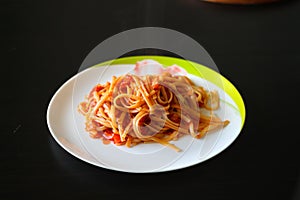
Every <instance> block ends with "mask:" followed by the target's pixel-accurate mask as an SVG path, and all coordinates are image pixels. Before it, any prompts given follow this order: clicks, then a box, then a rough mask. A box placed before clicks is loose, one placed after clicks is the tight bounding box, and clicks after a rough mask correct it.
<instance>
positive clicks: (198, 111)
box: [78, 72, 229, 151]
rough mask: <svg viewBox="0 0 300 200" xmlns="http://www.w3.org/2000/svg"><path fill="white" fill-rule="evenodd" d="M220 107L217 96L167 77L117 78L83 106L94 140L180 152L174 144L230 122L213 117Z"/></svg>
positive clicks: (182, 79) (100, 86) (92, 94)
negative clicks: (189, 136) (162, 147)
mask: <svg viewBox="0 0 300 200" xmlns="http://www.w3.org/2000/svg"><path fill="white" fill-rule="evenodd" d="M218 108H219V95H218V93H217V92H216V91H207V90H205V89H204V88H203V87H201V86H196V85H195V84H193V82H192V81H191V80H190V79H189V78H188V77H186V76H174V75H171V74H170V73H168V72H164V73H163V74H161V75H146V76H137V75H132V74H126V75H122V76H119V77H115V76H114V77H112V81H111V82H107V83H105V84H98V85H96V86H95V87H94V88H93V89H92V90H91V92H90V93H89V95H88V96H87V97H86V100H85V101H84V102H82V103H80V104H79V106H78V110H79V112H80V113H82V114H83V115H84V116H85V118H86V123H85V125H86V131H88V132H89V133H90V136H91V137H92V138H101V139H102V140H103V142H104V143H110V142H111V141H113V143H114V144H116V145H126V146H127V147H132V146H135V145H137V144H140V143H150V142H156V143H160V144H162V145H165V146H168V147H170V148H172V149H174V150H176V151H180V149H179V148H178V147H176V146H175V145H173V144H171V143H170V141H172V140H177V139H178V138H180V137H182V136H184V135H191V136H192V137H195V138H201V137H203V136H204V135H205V134H206V133H207V132H209V131H212V130H216V129H220V128H222V127H225V126H226V125H227V124H228V123H229V121H228V120H225V121H222V120H221V119H220V118H218V117H217V116H216V115H215V114H214V113H213V110H216V109H218Z"/></svg>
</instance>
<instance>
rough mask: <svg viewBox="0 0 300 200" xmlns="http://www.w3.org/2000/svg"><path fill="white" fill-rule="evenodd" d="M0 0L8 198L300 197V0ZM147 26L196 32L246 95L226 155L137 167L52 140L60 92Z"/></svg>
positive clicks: (1, 166)
mask: <svg viewBox="0 0 300 200" xmlns="http://www.w3.org/2000/svg"><path fill="white" fill-rule="evenodd" d="M0 5H1V7H0V15H1V21H2V22H1V43H2V45H1V51H2V53H1V55H3V57H2V62H1V77H2V78H1V113H2V114H1V116H2V117H1V118H2V119H1V133H0V134H1V139H0V145H1V146H0V150H1V151H0V198H1V199H10V198H16V197H21V198H25V197H26V198H27V197H29V198H33V197H36V198H41V199H44V198H49V199H50V198H62V199H64V198H67V199H71V198H74V199H77V198H86V199H96V198H97V199H109V198H120V199H121V198H126V197H127V198H134V197H135V198H142V199H144V198H147V199H153V198H155V199H156V198H160V197H168V198H172V199H174V198H175V199H177V198H178V199H179V198H185V199H190V198H192V197H194V198H197V199H232V200H233V199H237V200H240V199H243V200H244V199H246V200H247V199H251V200H253V199H280V200H281V199H287V200H298V199H300V177H299V137H298V135H299V130H298V124H299V122H298V120H299V116H298V113H299V103H298V102H299V101H298V99H299V84H300V79H299V75H300V70H299V67H300V49H299V44H300V29H299V25H300V21H299V19H300V2H299V1H282V2H280V3H275V4H270V5H258V6H230V5H217V4H211V3H205V2H201V1H199V0H168V1H148V0H145V1H130V0H128V1H124V0H120V1H113V0H110V1H31V0H28V1H22V0H1V1H0ZM143 26H160V27H165V28H170V29H174V30H177V31H180V32H182V33H184V34H186V35H188V36H190V37H192V38H193V39H195V40H196V41H197V42H199V43H200V44H201V45H202V46H203V47H204V48H205V49H206V50H207V51H208V52H209V53H210V55H211V56H212V58H213V59H214V61H215V63H216V64H217V66H218V67H219V69H220V71H221V73H222V74H223V75H224V76H225V77H227V78H228V79H229V80H230V81H231V82H232V83H233V84H234V85H235V86H236V87H237V89H238V90H239V91H240V93H241V94H242V96H243V98H244V101H245V104H246V111H247V112H246V122H245V125H244V128H243V130H242V132H241V134H240V136H239V137H238V139H237V140H236V141H235V142H234V143H233V144H232V145H231V146H230V147H229V148H227V149H226V150H225V151H223V152H222V153H221V154H219V155H217V156H216V157H214V158H212V159H210V160H208V161H205V162H203V163H201V164H198V165H196V166H193V167H189V168H186V169H182V170H177V171H172V172H167V173H158V174H129V173H122V172H115V171H110V170H106V169H102V168H99V167H95V166H92V165H90V164H87V163H85V162H83V161H81V160H79V159H77V158H75V157H73V156H72V155H70V154H68V153H67V152H66V151H65V150H63V149H62V148H61V147H60V146H59V145H58V144H57V143H56V142H55V141H54V139H53V138H52V137H51V135H50V132H49V130H48V128H47V124H46V109H47V106H48V103H49V101H50V99H51V97H52V95H53V94H54V92H55V91H56V90H57V89H58V88H59V87H60V86H61V85H62V84H63V83H64V82H65V81H66V80H67V79H69V78H70V77H72V76H73V75H75V74H76V73H77V71H78V68H79V66H80V65H81V62H82V61H83V59H84V58H85V56H86V55H87V54H88V53H89V52H90V51H91V50H92V49H93V48H94V47H95V46H96V45H97V44H99V43H100V42H102V41H103V40H105V39H106V38H108V37H110V36H112V35H114V34H117V33H119V32H121V31H124V30H128V29H131V28H137V27H143ZM143 52H144V53H145V52H146V53H147V51H141V52H140V53H143ZM152 53H153V51H152ZM154 53H155V51H154ZM134 54H135V55H136V54H139V52H135V53H134ZM295 114H296V115H295Z"/></svg>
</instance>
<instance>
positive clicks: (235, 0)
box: [204, 0, 279, 4]
mask: <svg viewBox="0 0 300 200" xmlns="http://www.w3.org/2000/svg"><path fill="white" fill-rule="evenodd" d="M204 1H208V2H214V3H226V4H261V3H271V2H275V1H279V0H204Z"/></svg>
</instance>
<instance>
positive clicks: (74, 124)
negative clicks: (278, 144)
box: [47, 56, 245, 173]
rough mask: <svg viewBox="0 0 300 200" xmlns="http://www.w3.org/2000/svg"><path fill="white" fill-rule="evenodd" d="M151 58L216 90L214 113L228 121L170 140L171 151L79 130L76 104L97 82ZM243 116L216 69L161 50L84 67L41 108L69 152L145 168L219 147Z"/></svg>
mask: <svg viewBox="0 0 300 200" xmlns="http://www.w3.org/2000/svg"><path fill="white" fill-rule="evenodd" d="M144 59H153V60H156V61H158V62H159V63H161V64H163V65H168V66H169V65H172V64H177V65H179V66H181V67H182V68H184V69H185V70H186V71H187V72H188V73H189V74H188V77H189V78H191V79H192V81H194V83H195V84H197V85H201V86H203V87H205V88H207V89H209V90H217V91H218V92H219V95H220V98H221V103H220V108H219V109H218V110H217V111H216V114H217V115H218V116H219V117H220V118H221V119H223V120H225V119H227V120H229V121H230V123H229V125H227V126H226V127H225V128H223V129H221V130H218V131H215V132H212V133H209V134H207V135H206V136H205V137H204V138H201V139H194V138H192V137H191V136H184V137H182V138H180V139H179V140H177V141H173V142H172V143H173V144H175V145H176V146H178V147H179V148H180V149H182V151H180V152H176V151H174V150H172V149H170V148H168V147H165V146H162V145H160V144H154V143H153V144H152V143H151V144H139V145H137V146H134V147H131V148H127V147H124V146H115V145H114V144H108V145H107V144H103V142H102V141H101V140H100V139H92V138H91V137H90V136H89V134H88V133H87V132H86V131H85V119H84V117H83V116H82V115H81V114H80V113H79V112H78V111H77V106H78V104H79V103H80V102H82V101H83V100H84V97H85V95H87V94H88V93H89V91H90V90H91V89H92V88H93V87H94V86H95V85H96V84H97V83H105V82H106V81H111V78H112V76H119V75H122V74H126V73H128V72H132V70H133V68H134V63H135V62H136V61H140V60H144ZM244 120H245V107H244V103H243V100H242V98H241V96H240V94H239V93H238V91H237V90H236V88H235V87H234V86H233V85H232V84H231V83H230V82H229V81H228V80H227V79H225V78H224V77H223V76H221V75H220V74H219V73H217V72H215V71H213V70H211V69H209V68H207V67H205V66H202V65H200V64H197V63H193V62H190V61H185V60H182V59H177V58H170V57H161V56H138V57H128V58H121V59H117V60H114V61H113V63H110V65H108V64H107V63H102V64H99V65H97V66H94V67H91V68H88V69H86V70H84V71H82V72H80V73H78V74H76V75H75V76H74V77H72V78H71V79H69V80H68V81H67V82H66V83H64V84H63V85H62V86H61V87H60V88H59V89H58V91H57V92H56V93H55V94H54V96H53V97H52V99H51V101H50V103H49V106H48V110H47V123H48V127H49V130H50V132H51V134H52V136H53V137H54V139H55V140H56V142H57V143H58V144H60V146H61V147H63V148H64V149H65V150H66V151H68V152H69V153H70V154H72V155H73V156H75V157H77V158H79V159H81V160H83V161H85V162H88V163H91V164H93V165H96V166H99V167H102V168H107V169H112V170H117V171H125V172H134V173H147V172H163V171H170V170H175V169H180V168H184V167H188V166H192V165H195V164H198V163H201V162H203V161H205V160H207V159H209V158H211V157H213V156H215V155H217V154H219V153H220V152H221V151H223V150H224V149H225V148H227V147H228V146H229V145H230V144H231V143H232V142H233V141H234V140H235V139H236V138H237V136H238V135H239V133H240V131H241V129H242V126H243V123H244Z"/></svg>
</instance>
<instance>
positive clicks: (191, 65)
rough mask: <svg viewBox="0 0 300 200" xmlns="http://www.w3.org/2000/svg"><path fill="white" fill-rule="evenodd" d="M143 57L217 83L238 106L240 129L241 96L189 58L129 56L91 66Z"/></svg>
mask: <svg viewBox="0 0 300 200" xmlns="http://www.w3.org/2000/svg"><path fill="white" fill-rule="evenodd" d="M144 59H152V60H156V61H157V62H159V63H161V64H162V65H163V66H170V65H174V64H176V65H178V66H180V67H182V68H184V69H185V70H186V71H187V72H188V73H190V74H193V75H195V76H198V77H201V78H203V79H205V80H208V81H210V82H212V83H214V84H215V85H217V86H218V87H220V88H222V89H223V90H224V91H225V92H226V93H227V94H228V95H229V96H230V97H231V98H232V100H233V101H234V102H235V104H236V105H237V107H238V111H239V113H240V116H241V120H242V124H241V129H242V127H243V125H244V122H245V117H246V110H245V104H244V101H243V99H242V96H241V95H240V93H239V92H238V90H237V89H236V88H235V86H234V85H233V84H232V83H231V82H230V81H229V80H227V79H226V78H225V77H224V76H222V75H221V74H219V73H218V72H216V71H214V70H212V69H210V68H208V67H206V66H204V65H201V64H199V63H195V62H192V61H189V60H184V59H180V58H174V57H167V56H131V57H123V58H117V59H114V60H110V61H106V62H103V63H99V64H97V65H94V66H93V67H101V66H107V65H119V64H135V63H136V62H138V61H141V60H144Z"/></svg>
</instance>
